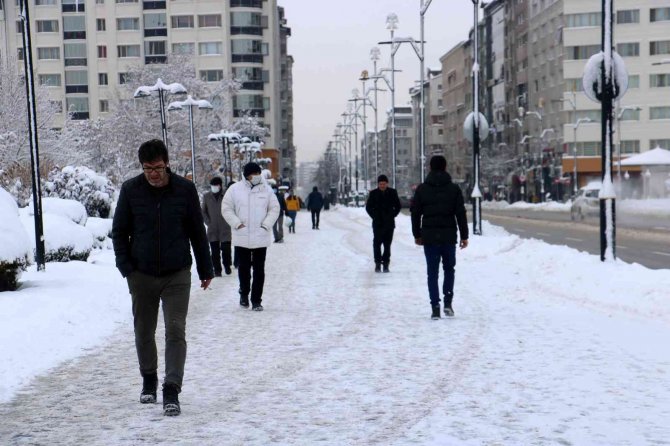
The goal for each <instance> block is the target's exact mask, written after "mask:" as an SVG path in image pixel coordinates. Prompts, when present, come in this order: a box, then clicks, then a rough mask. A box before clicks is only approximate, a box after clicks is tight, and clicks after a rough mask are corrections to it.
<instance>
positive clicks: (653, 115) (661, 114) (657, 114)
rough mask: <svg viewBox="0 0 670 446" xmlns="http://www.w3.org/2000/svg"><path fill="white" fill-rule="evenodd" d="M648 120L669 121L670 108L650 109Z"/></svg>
mask: <svg viewBox="0 0 670 446" xmlns="http://www.w3.org/2000/svg"><path fill="white" fill-rule="evenodd" d="M649 119H670V107H650V108H649Z"/></svg>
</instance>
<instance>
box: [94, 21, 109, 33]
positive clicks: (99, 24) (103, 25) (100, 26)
mask: <svg viewBox="0 0 670 446" xmlns="http://www.w3.org/2000/svg"><path fill="white" fill-rule="evenodd" d="M95 29H96V30H98V31H106V30H107V22H106V21H105V19H95Z"/></svg>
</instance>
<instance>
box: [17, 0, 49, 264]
mask: <svg viewBox="0 0 670 446" xmlns="http://www.w3.org/2000/svg"><path fill="white" fill-rule="evenodd" d="M20 8H21V13H20V15H19V19H20V20H21V23H22V24H23V27H22V30H21V32H22V37H23V69H24V70H25V74H26V80H25V84H26V101H27V103H28V130H29V132H30V135H29V139H30V175H31V181H32V192H33V211H34V219H35V263H36V264H37V271H44V269H45V261H46V259H45V257H46V255H45V249H44V227H43V221H42V187H41V184H40V183H41V180H40V150H39V140H38V135H37V108H36V102H37V101H36V98H35V80H34V78H33V73H34V72H33V50H32V40H31V36H30V11H29V9H28V1H27V0H21V3H20Z"/></svg>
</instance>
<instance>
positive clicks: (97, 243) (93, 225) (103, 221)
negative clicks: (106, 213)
mask: <svg viewBox="0 0 670 446" xmlns="http://www.w3.org/2000/svg"><path fill="white" fill-rule="evenodd" d="M86 229H88V230H89V231H90V232H91V234H93V246H94V247H95V248H103V249H104V248H111V238H112V219H111V218H99V217H91V218H89V219H88V220H86Z"/></svg>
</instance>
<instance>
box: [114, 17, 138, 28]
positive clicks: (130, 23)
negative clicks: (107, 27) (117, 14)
mask: <svg viewBox="0 0 670 446" xmlns="http://www.w3.org/2000/svg"><path fill="white" fill-rule="evenodd" d="M116 29H117V30H119V31H137V30H139V29H140V19H139V18H137V17H125V18H122V19H116Z"/></svg>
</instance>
